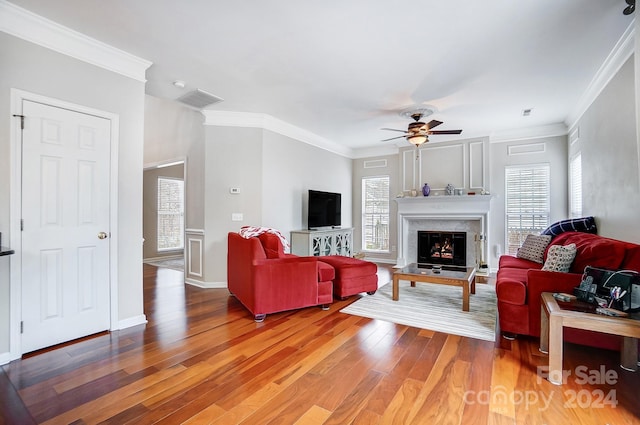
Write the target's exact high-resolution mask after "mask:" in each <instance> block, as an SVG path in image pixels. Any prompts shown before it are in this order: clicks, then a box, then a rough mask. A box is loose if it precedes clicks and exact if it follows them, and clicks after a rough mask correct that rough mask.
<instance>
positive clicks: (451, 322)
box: [340, 281, 497, 341]
mask: <svg viewBox="0 0 640 425" xmlns="http://www.w3.org/2000/svg"><path fill="white" fill-rule="evenodd" d="M391 291H392V285H391V283H389V284H387V285H384V286H382V287H381V288H379V289H378V291H377V292H376V293H375V294H374V295H364V296H363V297H362V298H360V299H359V300H357V301H356V302H354V303H352V304H350V305H349V306H347V307H345V308H343V309H342V310H340V311H341V312H342V313H348V314H353V315H355V316H363V317H369V318H371V319H380V320H385V321H388V322H392V323H398V324H401V325H407V326H413V327H416V328H422V329H430V330H433V331H437V332H445V333H449V334H454V335H460V336H465V337H469V338H476V339H481V340H485V341H495V334H496V315H497V307H496V292H495V288H494V286H493V285H488V284H476V293H475V294H471V295H470V298H469V311H462V288H459V287H456V286H447V285H438V284H434V283H420V282H417V283H416V287H415V288H412V287H411V285H410V283H409V282H407V281H400V299H399V300H398V301H393V300H392V299H391Z"/></svg>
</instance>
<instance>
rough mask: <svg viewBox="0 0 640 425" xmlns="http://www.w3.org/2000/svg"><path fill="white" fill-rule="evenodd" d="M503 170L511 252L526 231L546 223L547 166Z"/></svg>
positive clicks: (537, 229) (527, 232) (513, 251)
mask: <svg viewBox="0 0 640 425" xmlns="http://www.w3.org/2000/svg"><path fill="white" fill-rule="evenodd" d="M505 171H506V172H505V186H506V187H505V193H506V196H505V198H506V199H505V203H506V205H505V210H506V215H507V217H506V225H507V243H506V246H507V252H508V253H509V254H512V255H513V254H515V253H516V251H517V249H518V248H519V247H520V246H521V245H522V242H524V240H525V238H526V237H527V235H530V234H538V233H540V232H541V231H543V230H544V229H546V228H547V227H548V226H549V204H550V201H549V193H550V191H549V166H548V165H525V166H516V167H507V168H506V170H505Z"/></svg>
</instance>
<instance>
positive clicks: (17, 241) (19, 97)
mask: <svg viewBox="0 0 640 425" xmlns="http://www.w3.org/2000/svg"><path fill="white" fill-rule="evenodd" d="M25 100H27V101H31V102H36V103H42V104H45V105H49V106H53V107H56V108H61V109H68V110H70V111H74V112H79V113H83V114H88V115H93V116H96V117H99V118H104V119H107V120H109V122H110V131H111V155H110V161H111V164H110V169H109V172H110V179H109V180H110V181H109V186H110V189H109V203H110V206H109V232H110V234H111V237H110V241H109V304H110V306H109V314H110V318H109V323H110V329H109V330H111V331H113V330H117V329H119V326H118V232H117V229H118V142H119V127H120V123H119V120H120V118H119V116H118V115H117V114H114V113H111V112H105V111H101V110H98V109H94V108H90V107H87V106H83V105H78V104H75V103H71V102H67V101H64V100H60V99H55V98H51V97H47V96H42V95H39V94H35V93H30V92H27V91H24V90H20V89H15V88H12V89H11V114H12V115H21V114H22V102H23V101H25ZM10 131H11V136H10V142H9V143H10V150H9V155H10V157H9V158H10V159H9V162H10V164H9V166H10V175H9V191H10V196H9V200H10V201H9V202H10V209H9V229H10V232H11V236H10V241H11V247H12V249H14V250H15V252H16V253H15V255H12V256H10V261H11V262H10V273H9V280H10V283H9V288H10V289H9V291H10V298H9V299H10V307H9V310H10V311H9V326H10V330H9V355H10V360H16V359H19V358H20V357H21V356H22V354H23V353H22V347H21V340H22V339H21V336H20V335H21V333H20V322H21V318H22V237H21V230H20V219H21V218H22V149H21V142H22V129H21V126H20V119H18V118H13V119H12V120H11V127H10Z"/></svg>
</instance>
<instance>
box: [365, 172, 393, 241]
mask: <svg viewBox="0 0 640 425" xmlns="http://www.w3.org/2000/svg"><path fill="white" fill-rule="evenodd" d="M362 248H363V249H364V250H367V251H383V252H389V176H381V177H365V178H363V179H362Z"/></svg>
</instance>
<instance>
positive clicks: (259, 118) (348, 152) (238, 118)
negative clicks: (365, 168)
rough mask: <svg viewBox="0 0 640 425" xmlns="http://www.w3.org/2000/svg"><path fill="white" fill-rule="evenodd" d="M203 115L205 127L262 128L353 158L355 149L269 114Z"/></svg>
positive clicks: (219, 112) (224, 113)
mask: <svg viewBox="0 0 640 425" xmlns="http://www.w3.org/2000/svg"><path fill="white" fill-rule="evenodd" d="M202 115H204V117H205V120H204V125H213V126H221V127H249V128H261V129H264V130H269V131H273V132H274V133H278V134H281V135H283V136H286V137H290V138H292V139H296V140H299V141H301V142H303V143H306V144H308V145H312V146H315V147H317V148H321V149H324V150H326V151H329V152H332V153H335V154H338V155H341V156H344V157H347V158H353V149H351V148H348V147H345V146H342V145H339V144H337V143H334V142H332V141H330V140H327V139H325V138H324V137H321V136H318V135H317V134H315V133H312V132H310V131H307V130H305V129H303V128H300V127H296V126H295V125H293V124H289V123H287V122H285V121H282V120H279V119H278V118H275V117H272V116H271V115H268V114H262V113H255V112H234V111H212V110H203V111H202Z"/></svg>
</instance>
